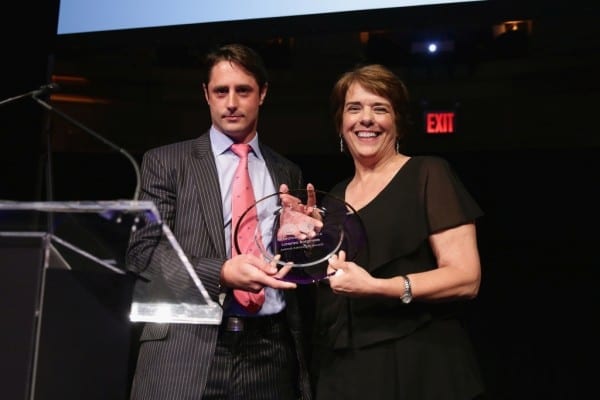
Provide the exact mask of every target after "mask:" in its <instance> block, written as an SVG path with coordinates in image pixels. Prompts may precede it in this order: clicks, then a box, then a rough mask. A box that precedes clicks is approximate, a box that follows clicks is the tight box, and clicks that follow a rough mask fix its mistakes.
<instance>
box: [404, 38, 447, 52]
mask: <svg viewBox="0 0 600 400" xmlns="http://www.w3.org/2000/svg"><path fill="white" fill-rule="evenodd" d="M410 51H411V53H413V54H414V53H427V54H436V53H442V52H453V51H454V42H453V41H452V40H436V41H429V42H413V43H412V44H411V46H410Z"/></svg>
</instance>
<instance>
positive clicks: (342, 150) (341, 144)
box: [340, 135, 344, 153]
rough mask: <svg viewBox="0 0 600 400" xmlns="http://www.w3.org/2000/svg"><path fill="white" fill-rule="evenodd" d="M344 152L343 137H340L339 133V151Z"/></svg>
mask: <svg viewBox="0 0 600 400" xmlns="http://www.w3.org/2000/svg"><path fill="white" fill-rule="evenodd" d="M343 152H344V139H342V135H340V153H343Z"/></svg>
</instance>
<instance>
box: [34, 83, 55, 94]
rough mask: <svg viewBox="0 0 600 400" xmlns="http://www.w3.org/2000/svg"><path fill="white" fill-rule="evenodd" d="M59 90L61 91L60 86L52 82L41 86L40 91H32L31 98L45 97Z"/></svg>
mask: <svg viewBox="0 0 600 400" xmlns="http://www.w3.org/2000/svg"><path fill="white" fill-rule="evenodd" d="M57 90H60V86H59V85H58V83H54V82H50V83H48V84H46V85H42V86H40V88H39V89H36V90H33V91H31V96H43V95H46V94H48V93H52V92H55V91H57Z"/></svg>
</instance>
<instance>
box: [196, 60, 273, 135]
mask: <svg viewBox="0 0 600 400" xmlns="http://www.w3.org/2000/svg"><path fill="white" fill-rule="evenodd" d="M266 94H267V88H266V87H265V88H264V90H263V91H262V93H261V92H260V88H259V87H258V83H257V82H256V79H254V77H253V76H252V75H250V74H249V73H248V72H247V71H246V70H245V69H244V68H242V67H241V66H239V65H238V64H234V63H231V62H229V61H220V62H218V63H217V64H215V65H214V66H213V68H212V71H211V73H210V81H209V82H208V85H204V97H205V98H206V102H207V103H208V107H209V108H210V118H211V121H212V124H213V125H214V126H215V127H216V128H217V129H218V130H219V131H221V132H223V133H224V134H226V135H227V136H229V137H231V138H232V139H233V140H234V141H236V142H248V141H249V140H250V139H252V138H253V137H254V135H255V134H256V126H257V124H258V109H259V107H260V106H261V105H262V103H263V100H264V98H265V96H266Z"/></svg>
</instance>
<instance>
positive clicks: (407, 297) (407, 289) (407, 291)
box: [400, 275, 413, 304]
mask: <svg viewBox="0 0 600 400" xmlns="http://www.w3.org/2000/svg"><path fill="white" fill-rule="evenodd" d="M402 278H403V279H404V293H402V296H400V300H402V302H403V303H404V304H408V303H410V302H411V301H412V299H413V296H412V288H411V286H410V279H408V276H406V275H402Z"/></svg>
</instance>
